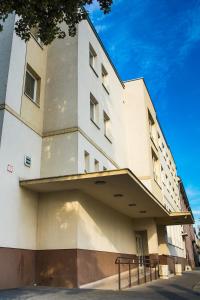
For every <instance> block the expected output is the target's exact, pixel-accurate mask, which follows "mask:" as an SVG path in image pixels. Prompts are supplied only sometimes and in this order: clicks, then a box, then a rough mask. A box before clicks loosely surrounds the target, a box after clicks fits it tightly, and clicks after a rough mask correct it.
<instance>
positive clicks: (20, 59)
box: [5, 17, 26, 115]
mask: <svg viewBox="0 0 200 300" xmlns="http://www.w3.org/2000/svg"><path fill="white" fill-rule="evenodd" d="M15 18H17V17H15ZM25 58H26V43H25V42H24V41H22V40H21V39H20V38H19V37H18V36H17V35H16V33H15V32H13V37H12V48H11V56H10V65H9V73H8V80H7V90H6V101H5V102H6V104H7V105H8V106H9V107H10V108H12V109H13V110H14V111H15V113H17V114H19V115H20V110H21V97H22V90H23V79H24V68H25Z"/></svg>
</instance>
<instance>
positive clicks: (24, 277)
mask: <svg viewBox="0 0 200 300" xmlns="http://www.w3.org/2000/svg"><path fill="white" fill-rule="evenodd" d="M34 282H35V251H32V250H22V249H13V248H12V249H11V248H2V247H1V248H0V289H9V288H16V287H20V286H27V285H33V284H34Z"/></svg>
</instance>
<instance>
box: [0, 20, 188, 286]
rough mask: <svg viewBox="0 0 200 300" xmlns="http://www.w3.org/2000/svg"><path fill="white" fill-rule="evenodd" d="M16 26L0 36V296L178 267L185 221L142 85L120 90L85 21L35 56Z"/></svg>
mask: <svg viewBox="0 0 200 300" xmlns="http://www.w3.org/2000/svg"><path fill="white" fill-rule="evenodd" d="M14 20H15V17H14V16H11V17H10V18H9V19H8V20H7V21H6V24H5V26H4V31H3V32H2V33H1V34H0V247H1V248H0V266H1V269H3V270H4V272H3V273H4V274H3V276H0V287H1V288H9V287H18V286H24V285H31V284H34V283H36V284H38V285H49V286H66V287H80V286H82V285H84V284H87V283H90V282H95V281H97V280H99V279H102V278H105V277H108V276H111V275H114V274H116V273H117V266H116V265H115V260H116V258H117V257H118V256H119V255H122V256H126V257H136V256H142V257H144V256H145V257H150V258H159V259H160V263H161V264H164V265H167V264H168V263H169V261H170V259H171V257H177V258H178V259H179V260H180V261H181V262H182V264H184V261H185V249H184V242H183V239H182V236H181V232H182V227H181V224H184V223H192V222H193V219H192V217H191V214H190V212H181V206H180V197H179V191H178V186H177V184H178V178H177V173H176V166H175V162H174V159H173V157H172V154H171V152H170V149H169V147H168V145H167V142H166V139H165V137H164V135H163V133H162V131H161V128H160V126H159V123H158V121H157V117H156V112H155V109H154V107H153V104H152V101H151V98H150V95H149V93H148V90H147V88H146V85H145V82H144V80H143V79H137V80H132V81H129V82H123V81H122V80H121V79H120V77H119V75H118V73H117V71H116V69H115V67H114V66H113V64H112V62H111V60H110V58H109V56H108V55H107V53H106V50H105V49H104V47H103V45H102V43H101V41H100V39H99V37H98V35H97V33H96V32H95V30H94V28H93V26H92V24H91V23H90V21H84V22H82V23H81V24H79V26H78V33H77V35H76V37H74V38H71V37H67V38H65V39H64V40H56V41H54V42H53V43H52V44H51V45H50V46H48V47H43V46H42V45H41V44H40V43H39V41H37V39H36V38H35V37H34V36H32V38H31V40H30V41H29V42H28V43H27V44H25V43H24V42H23V41H21V40H20V39H19V38H18V37H17V36H16V35H15V33H14ZM166 225H174V226H169V227H167V229H166ZM169 268H170V270H172V268H171V265H170V264H169Z"/></svg>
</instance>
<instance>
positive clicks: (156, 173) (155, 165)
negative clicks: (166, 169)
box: [152, 150, 160, 183]
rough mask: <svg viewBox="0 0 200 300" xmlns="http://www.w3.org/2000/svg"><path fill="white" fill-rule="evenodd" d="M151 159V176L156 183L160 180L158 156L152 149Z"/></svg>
mask: <svg viewBox="0 0 200 300" xmlns="http://www.w3.org/2000/svg"><path fill="white" fill-rule="evenodd" d="M152 161H153V176H154V179H155V181H156V182H157V183H159V182H160V164H159V161H158V157H157V155H156V154H155V152H154V151H153V150H152Z"/></svg>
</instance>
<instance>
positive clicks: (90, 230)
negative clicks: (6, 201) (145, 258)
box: [0, 190, 170, 288]
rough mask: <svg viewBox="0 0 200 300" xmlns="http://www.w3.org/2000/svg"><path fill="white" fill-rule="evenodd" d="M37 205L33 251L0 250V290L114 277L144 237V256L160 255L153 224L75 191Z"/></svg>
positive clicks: (43, 198) (71, 284)
mask: <svg viewBox="0 0 200 300" xmlns="http://www.w3.org/2000/svg"><path fill="white" fill-rule="evenodd" d="M37 203H38V206H37V240H36V249H34V248H33V250H23V249H16V248H11V247H7V248H6V247H4V248H0V268H1V270H2V269H3V270H4V272H3V273H2V272H1V273H0V287H1V288H11V287H19V286H26V285H33V284H38V285H45V286H58V287H68V288H72V287H79V286H81V285H84V284H87V283H90V282H93V281H97V280H100V279H102V278H105V277H108V276H111V275H114V274H117V271H118V269H117V265H116V264H115V261H116V258H117V257H118V256H126V257H132V258H135V257H136V255H137V254H138V253H137V247H136V235H137V234H138V233H139V232H142V234H143V235H144V236H146V237H147V244H146V246H145V253H144V254H145V255H150V257H151V258H158V255H159V254H160V253H159V240H158V235H157V225H156V223H155V221H154V220H153V219H152V218H146V219H145V218H143V219H135V220H133V219H131V218H129V217H128V216H125V215H123V214H121V213H120V212H118V211H115V210H114V209H112V208H110V207H109V206H107V205H105V204H103V203H102V202H101V201H100V200H97V199H94V198H91V197H89V196H88V195H87V194H84V193H82V192H80V191H76V190H74V191H68V192H67V191H62V192H56V193H43V194H40V195H39V199H38V201H37ZM25 221H26V220H25ZM23 226H26V222H25V223H24V224H23ZM144 232H146V234H144ZM166 261H167V264H168V263H170V260H169V259H167V260H166V259H165V256H163V257H162V262H163V264H164V263H166ZM124 270H125V269H124ZM122 271H123V269H122Z"/></svg>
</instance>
